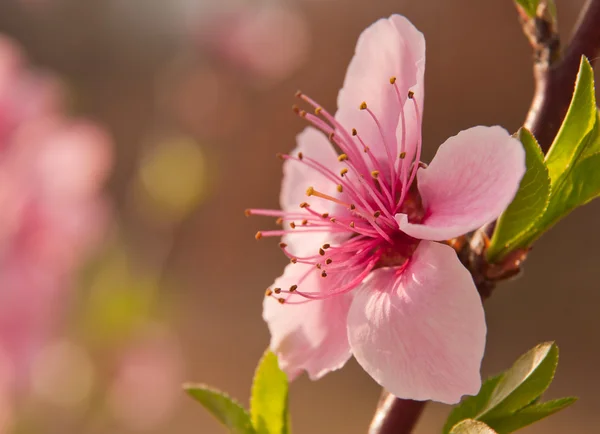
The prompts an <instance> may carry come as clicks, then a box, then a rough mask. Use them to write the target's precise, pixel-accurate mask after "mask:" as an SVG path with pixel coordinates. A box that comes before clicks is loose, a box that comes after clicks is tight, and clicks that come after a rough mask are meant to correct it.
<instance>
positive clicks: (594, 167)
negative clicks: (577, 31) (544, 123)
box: [525, 57, 600, 244]
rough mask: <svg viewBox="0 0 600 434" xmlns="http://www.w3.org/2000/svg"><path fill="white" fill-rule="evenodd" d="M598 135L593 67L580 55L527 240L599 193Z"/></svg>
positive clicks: (550, 151)
mask: <svg viewBox="0 0 600 434" xmlns="http://www.w3.org/2000/svg"><path fill="white" fill-rule="evenodd" d="M599 164H600V136H599V121H598V109H597V107H596V98H595V91H594V71H593V70H592V67H591V65H590V63H589V61H588V60H587V59H586V58H585V57H582V59H581V65H580V68H579V73H578V75H577V82H576V85H575V93H574V94H573V100H572V101H571V105H570V106H569V110H568V112H567V115H566V117H565V120H564V122H563V124H562V126H561V128H560V130H559V132H558V134H557V136H556V138H555V139H554V142H553V143H552V146H551V147H550V150H549V151H548V154H547V156H546V167H547V168H548V175H549V176H550V183H551V192H550V201H549V203H548V207H547V209H546V211H545V213H544V215H543V216H542V218H541V219H540V220H539V221H538V222H537V223H536V225H535V230H532V231H530V233H529V236H528V237H527V239H526V240H525V243H527V244H531V243H532V242H533V241H534V240H535V239H537V238H538V237H539V236H541V235H542V234H543V233H544V232H546V231H547V230H548V229H549V228H550V227H551V226H553V225H554V224H555V223H556V222H557V221H558V220H560V219H561V218H563V217H564V216H566V215H567V214H568V213H569V212H571V211H572V210H573V209H574V208H576V207H578V206H581V205H584V204H586V203H588V202H589V201H590V200H592V199H594V198H595V197H598V196H599V195H600V174H599V173H598V172H599V170H598V168H599V167H600V165H599Z"/></svg>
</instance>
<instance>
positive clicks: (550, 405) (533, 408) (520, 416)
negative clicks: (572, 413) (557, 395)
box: [487, 397, 577, 434]
mask: <svg viewBox="0 0 600 434" xmlns="http://www.w3.org/2000/svg"><path fill="white" fill-rule="evenodd" d="M575 401H577V398H574V397H571V398H561V399H556V400H554V401H548V402H544V403H541V404H537V403H536V404H533V405H529V406H527V407H525V408H523V409H522V410H519V411H518V412H516V413H514V414H512V415H511V416H505V417H502V418H499V419H490V420H488V422H487V423H488V425H489V426H490V427H492V428H493V429H494V430H495V431H496V432H497V433H498V434H509V433H512V432H514V431H517V430H519V429H521V428H523V427H526V426H527V425H531V424H532V423H534V422H537V421H539V420H542V419H544V418H546V417H548V416H551V415H553V414H554V413H557V412H559V411H560V410H562V409H564V408H566V407H568V406H570V405H571V404H573V403H574V402H575Z"/></svg>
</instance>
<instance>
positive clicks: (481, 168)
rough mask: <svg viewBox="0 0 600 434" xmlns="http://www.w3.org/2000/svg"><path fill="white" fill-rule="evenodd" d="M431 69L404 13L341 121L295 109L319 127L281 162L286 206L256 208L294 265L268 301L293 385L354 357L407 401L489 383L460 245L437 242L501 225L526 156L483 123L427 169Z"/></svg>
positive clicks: (354, 88)
mask: <svg viewBox="0 0 600 434" xmlns="http://www.w3.org/2000/svg"><path fill="white" fill-rule="evenodd" d="M424 71H425V40H424V38H423V35H422V34H421V33H420V32H419V31H418V30H417V29H416V28H415V27H414V26H413V25H412V24H411V23H410V22H409V21H408V20H407V19H406V18H404V17H401V16H398V15H394V16H392V17H390V18H389V19H384V20H380V21H378V22H376V23H375V24H373V25H372V26H371V27H369V28H368V29H367V30H365V31H364V32H363V34H362V35H361V37H360V39H359V41H358V45H357V47H356V54H355V56H354V59H353V60H352V62H351V63H350V66H349V68H348V72H347V75H346V80H345V82H344V87H343V89H342V90H341V91H340V93H339V96H338V112H337V114H336V116H335V117H333V116H331V115H330V114H329V113H327V112H326V111H325V110H323V109H322V108H321V107H320V106H319V105H318V104H317V103H315V102H314V101H313V100H312V99H310V98H309V97H307V96H305V95H303V94H301V93H298V96H299V98H301V99H302V100H303V101H304V102H306V103H308V104H309V105H311V106H313V107H314V108H315V114H310V113H306V112H304V111H300V110H299V109H296V111H297V112H298V113H299V114H300V115H301V116H302V117H304V118H305V119H306V120H308V121H309V122H310V123H311V124H312V125H313V126H314V127H316V128H312V127H310V128H307V129H306V130H305V131H304V132H303V133H301V134H300V135H299V136H298V147H297V148H296V150H295V151H294V152H293V153H292V154H290V155H283V156H282V158H283V159H284V160H285V163H284V179H283V185H282V190H281V206H282V209H283V211H276V210H258V209H255V210H248V214H257V215H266V216H273V217H278V218H279V219H280V223H282V224H283V225H284V229H283V230H273V231H265V232H259V233H258V234H257V238H261V237H264V236H283V243H281V247H282V249H283V251H284V252H285V253H286V254H287V255H288V257H290V258H291V262H292V263H291V264H290V265H288V266H287V267H286V269H285V271H284V273H283V275H282V276H281V277H280V278H278V279H277V280H276V281H275V283H274V285H273V286H272V287H271V288H270V289H269V290H267V297H266V298H265V303H264V318H265V320H266V321H267V323H268V325H269V329H270V332H271V348H272V350H273V351H274V352H276V353H277V355H278V357H279V361H280V365H281V367H282V369H284V370H285V371H286V372H287V373H288V375H289V376H290V377H291V378H293V377H295V376H296V375H298V374H299V373H300V372H301V371H302V370H306V371H307V372H308V374H309V375H310V377H311V378H313V379H316V378H319V377H321V376H323V375H324V374H326V373H328V372H330V371H332V370H335V369H338V368H341V367H342V366H343V365H344V364H345V363H346V361H347V360H348V359H349V358H350V357H351V356H352V355H354V357H355V358H356V359H357V361H358V362H359V363H360V364H361V365H362V367H363V368H364V369H365V370H366V371H367V372H368V373H369V374H370V375H371V376H372V377H373V378H374V379H375V380H376V381H377V382H378V383H380V384H381V385H382V386H383V387H385V388H386V389H387V390H389V391H390V392H391V393H393V394H394V395H396V396H398V397H400V398H408V399H416V400H427V399H432V400H436V401H441V402H445V403H455V402H458V401H459V399H460V397H461V396H462V395H464V394H475V393H477V391H478V390H479V388H480V385H481V376H480V365H481V359H482V357H483V352H484V347H485V336H486V325H485V319H484V312H483V307H482V305H481V300H480V298H479V294H478V293H477V289H476V288H475V285H474V283H473V280H472V278H471V275H470V274H469V272H468V271H467V270H466V268H464V266H463V265H462V264H461V262H460V261H459V259H458V257H457V255H456V253H455V251H454V250H453V249H452V248H451V247H449V246H448V245H446V244H442V243H439V242H436V241H444V240H448V239H452V238H454V237H457V236H460V235H462V234H465V233H467V232H469V231H472V230H474V229H476V228H478V227H479V226H481V225H483V224H485V223H488V222H491V221H493V220H494V219H496V218H497V217H498V216H499V214H500V213H501V212H502V211H503V210H504V208H506V206H507V205H508V204H509V203H510V202H511V200H512V198H513V197H514V195H515V193H516V191H517V189H518V187H519V183H520V180H521V177H522V176H523V174H524V171H525V153H524V150H523V147H522V145H521V144H520V142H519V141H518V140H516V139H514V138H512V137H511V136H510V135H509V133H508V132H507V131H506V130H504V129H503V128H500V127H497V126H495V127H482V126H478V127H474V128H471V129H468V130H465V131H462V132H460V133H459V134H458V135H456V136H454V137H451V138H449V139H448V140H447V141H446V142H445V143H444V144H442V145H441V146H440V148H439V150H438V152H437V154H436V156H435V158H434V159H433V161H432V162H431V164H430V165H429V166H426V165H425V164H424V163H422V162H421V161H420V156H421V113H422V109H423V96H424V94H423V90H424V87H423V79H424ZM365 97H366V98H368V99H369V100H368V104H367V103H365V102H362V103H361V100H362V98H365ZM352 127H356V129H354V128H352ZM318 130H320V131H321V132H322V133H324V134H320V133H319V131H318ZM328 139H329V141H331V142H332V143H333V144H334V145H335V146H336V147H337V148H338V149H340V150H341V151H342V152H343V153H342V154H341V155H338V154H337V153H336V150H335V149H334V147H333V146H331V145H330V143H329V142H328ZM415 180H416V181H417V182H413V181H415ZM307 187H308V190H306V188H307ZM305 192H306V195H307V196H309V197H310V198H311V199H315V202H314V203H313V202H311V203H310V204H308V203H306V202H304V200H305V198H306V196H305Z"/></svg>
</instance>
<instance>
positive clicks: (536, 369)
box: [477, 342, 558, 423]
mask: <svg viewBox="0 0 600 434" xmlns="http://www.w3.org/2000/svg"><path fill="white" fill-rule="evenodd" d="M557 364H558V347H557V346H556V345H555V344H554V343H553V342H546V343H543V344H540V345H537V346H536V347H535V348H533V349H531V350H530V351H528V352H527V353H525V354H524V355H522V356H521V357H520V358H519V359H518V360H517V361H516V362H515V364H514V365H513V366H512V367H511V368H510V369H509V370H508V371H506V372H505V373H504V376H503V377H502V378H501V379H500V381H499V382H498V384H497V385H496V388H495V389H494V392H493V393H492V395H491V396H490V399H489V401H488V403H487V404H486V406H485V408H484V409H483V410H482V411H481V413H480V414H479V415H478V416H477V419H478V420H482V421H483V422H486V423H488V421H489V420H492V419H497V418H499V417H503V416H507V415H511V414H512V413H514V412H516V411H518V410H520V409H522V408H523V407H525V406H526V405H529V404H531V403H532V402H533V401H535V400H536V399H538V398H539V397H540V396H541V395H542V393H544V392H545V391H546V389H547V388H548V386H550V383H551V382H552V379H553V378H554V373H555V371H556V365H557Z"/></svg>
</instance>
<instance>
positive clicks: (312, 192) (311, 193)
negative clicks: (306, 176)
mask: <svg viewBox="0 0 600 434" xmlns="http://www.w3.org/2000/svg"><path fill="white" fill-rule="evenodd" d="M338 191H339V190H338ZM306 195H307V196H317V197H320V198H321V199H325V200H330V201H331V202H335V203H337V204H340V205H342V206H345V207H346V208H349V209H350V207H351V206H352V205H351V204H349V203H346V202H343V201H341V200H339V199H338V198H336V197H333V196H329V195H328V194H325V193H321V192H320V191H317V190H315V189H314V187H308V188H307V189H306Z"/></svg>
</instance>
